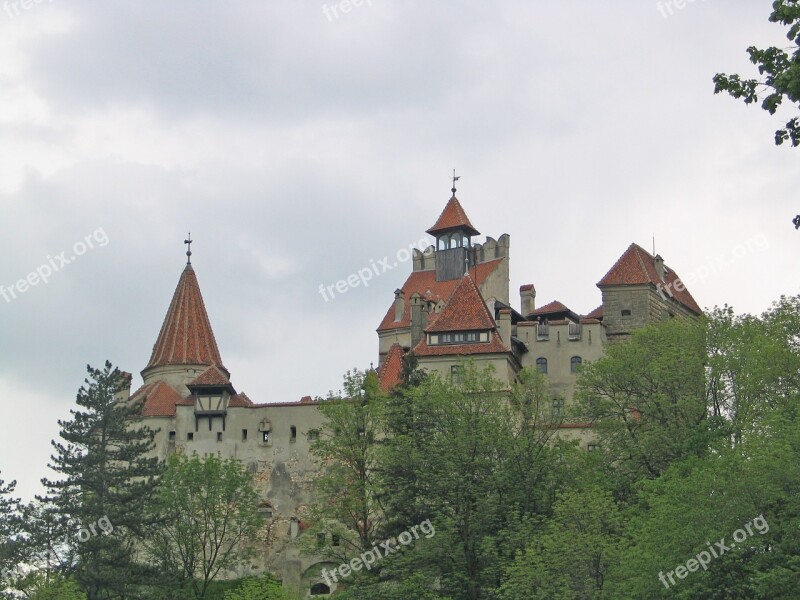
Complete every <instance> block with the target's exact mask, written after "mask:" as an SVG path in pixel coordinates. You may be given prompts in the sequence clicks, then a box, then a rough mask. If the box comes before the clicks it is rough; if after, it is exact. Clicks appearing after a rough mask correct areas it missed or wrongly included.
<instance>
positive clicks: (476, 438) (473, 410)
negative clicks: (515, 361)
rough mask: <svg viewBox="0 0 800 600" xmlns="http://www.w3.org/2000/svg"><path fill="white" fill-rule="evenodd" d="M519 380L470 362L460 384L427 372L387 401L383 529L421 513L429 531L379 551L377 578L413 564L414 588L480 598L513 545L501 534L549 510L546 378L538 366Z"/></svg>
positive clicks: (551, 466)
mask: <svg viewBox="0 0 800 600" xmlns="http://www.w3.org/2000/svg"><path fill="white" fill-rule="evenodd" d="M522 379H523V383H521V384H520V385H518V386H515V388H514V389H513V390H508V389H506V388H504V387H503V386H502V385H501V384H500V383H499V382H498V381H497V380H496V379H495V378H494V377H493V375H492V372H491V371H490V370H485V371H477V370H476V369H475V367H474V365H472V364H469V363H468V364H465V365H464V372H463V377H462V382H461V383H460V384H454V383H452V382H451V381H447V380H444V379H441V378H439V377H437V376H435V375H429V376H428V377H426V378H424V379H422V380H421V382H420V383H419V385H417V386H416V387H409V388H407V389H404V390H401V391H400V392H398V393H396V394H394V395H393V396H392V397H391V398H390V399H389V400H388V401H387V410H386V412H385V414H386V416H387V420H386V423H385V428H386V435H385V438H384V439H385V442H384V448H383V451H382V453H381V461H380V476H381V482H382V483H381V487H382V489H383V490H385V492H386V493H385V495H384V497H383V499H384V504H385V507H386V509H387V514H388V515H390V520H389V521H388V528H387V534H391V535H397V534H399V533H400V532H402V531H404V530H407V529H408V528H409V527H410V526H413V525H415V524H418V523H420V522H422V521H423V520H425V519H429V520H430V521H432V523H433V524H434V526H435V529H436V534H435V536H434V537H432V538H430V539H426V540H424V541H422V540H421V541H418V542H416V543H415V544H414V545H413V546H410V547H409V548H407V551H406V552H404V553H402V554H400V555H398V556H394V555H392V556H389V557H387V558H385V559H384V560H383V562H382V563H381V569H382V571H381V575H382V577H384V578H389V580H390V581H392V582H395V584H397V583H398V582H400V581H402V580H404V576H403V574H407V573H411V572H414V573H417V575H418V580H419V582H420V586H421V589H425V590H427V593H430V594H433V593H434V591H433V590H436V593H437V594H441V595H446V596H448V597H452V598H478V597H481V594H483V593H485V592H486V591H488V590H491V589H493V588H494V587H495V586H497V585H498V584H499V580H500V577H501V574H502V564H503V562H504V560H506V558H508V557H510V556H512V555H513V552H514V550H515V548H514V547H513V545H512V544H510V543H509V542H510V541H511V540H512V539H513V536H503V535H499V533H500V532H502V531H510V530H512V529H513V527H514V526H516V525H517V523H515V522H513V520H515V519H517V518H523V517H524V516H525V515H528V514H530V513H536V512H546V511H547V510H548V509H549V507H550V504H551V501H552V492H553V489H554V488H555V486H556V485H557V482H558V475H559V474H560V473H559V471H558V469H557V468H555V466H556V463H557V460H558V458H559V455H560V453H559V452H558V451H557V450H556V449H555V448H553V447H552V446H551V445H550V441H551V440H552V436H553V431H554V428H553V426H554V423H553V422H552V421H551V419H550V417H549V411H545V410H544V407H545V406H547V405H548V400H549V394H548V393H547V386H546V384H545V383H544V381H543V379H542V376H541V375H540V374H538V373H535V374H523V377H522ZM434 582H437V584H436V586H434ZM383 585H384V586H386V585H389V584H388V583H387V582H386V581H384V582H383ZM354 593H355V592H354Z"/></svg>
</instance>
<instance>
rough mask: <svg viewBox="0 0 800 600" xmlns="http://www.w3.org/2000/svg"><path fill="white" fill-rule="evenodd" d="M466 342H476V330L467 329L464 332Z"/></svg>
mask: <svg viewBox="0 0 800 600" xmlns="http://www.w3.org/2000/svg"><path fill="white" fill-rule="evenodd" d="M466 337H467V341H468V342H477V341H478V332H477V331H468V332H467V334H466Z"/></svg>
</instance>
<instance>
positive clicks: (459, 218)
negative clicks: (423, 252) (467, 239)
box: [428, 194, 480, 235]
mask: <svg viewBox="0 0 800 600" xmlns="http://www.w3.org/2000/svg"><path fill="white" fill-rule="evenodd" d="M459 227H461V228H464V229H466V230H467V231H468V233H469V234H470V235H480V231H478V230H477V229H475V228H474V227H473V226H472V223H470V222H469V217H467V213H465V212H464V209H463V208H462V207H461V203H460V202H459V201H458V198H456V197H455V194H454V195H453V196H452V198H450V200H448V201H447V204H446V205H445V207H444V210H443V211H442V214H441V215H439V219H438V220H437V221H436V223H435V224H434V226H433V227H431V228H430V229H428V233H430V234H431V235H436V234H437V233H441V232H443V231H447V230H448V229H457V228H459Z"/></svg>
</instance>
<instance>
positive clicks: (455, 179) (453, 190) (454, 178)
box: [450, 169, 461, 195]
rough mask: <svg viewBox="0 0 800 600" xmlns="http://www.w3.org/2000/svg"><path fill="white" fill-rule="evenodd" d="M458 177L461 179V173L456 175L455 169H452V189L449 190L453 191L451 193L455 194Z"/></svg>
mask: <svg viewBox="0 0 800 600" xmlns="http://www.w3.org/2000/svg"><path fill="white" fill-rule="evenodd" d="M459 179H461V175H459V176H458V177H456V170H455V169H453V189H451V190H450V191H451V192H453V195H455V193H456V181H458V180H459Z"/></svg>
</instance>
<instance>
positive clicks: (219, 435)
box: [217, 431, 222, 442]
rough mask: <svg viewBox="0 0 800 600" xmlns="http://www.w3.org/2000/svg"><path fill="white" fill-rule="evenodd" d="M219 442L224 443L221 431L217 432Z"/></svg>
mask: <svg viewBox="0 0 800 600" xmlns="http://www.w3.org/2000/svg"><path fill="white" fill-rule="evenodd" d="M217 441H218V442H221V441H222V432H221V431H218V432H217Z"/></svg>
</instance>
